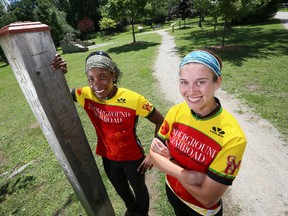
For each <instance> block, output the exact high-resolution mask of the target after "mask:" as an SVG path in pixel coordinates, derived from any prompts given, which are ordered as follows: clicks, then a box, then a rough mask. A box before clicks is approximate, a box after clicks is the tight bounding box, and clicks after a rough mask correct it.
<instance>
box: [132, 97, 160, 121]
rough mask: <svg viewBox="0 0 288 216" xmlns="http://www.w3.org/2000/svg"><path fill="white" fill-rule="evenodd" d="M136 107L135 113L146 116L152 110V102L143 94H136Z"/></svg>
mask: <svg viewBox="0 0 288 216" xmlns="http://www.w3.org/2000/svg"><path fill="white" fill-rule="evenodd" d="M137 95H138V99H137V107H136V115H139V116H143V117H147V116H149V115H150V113H151V112H152V111H153V110H154V108H155V107H154V106H153V104H151V103H150V102H149V101H148V100H147V99H146V98H145V97H144V96H142V95H140V94H137Z"/></svg>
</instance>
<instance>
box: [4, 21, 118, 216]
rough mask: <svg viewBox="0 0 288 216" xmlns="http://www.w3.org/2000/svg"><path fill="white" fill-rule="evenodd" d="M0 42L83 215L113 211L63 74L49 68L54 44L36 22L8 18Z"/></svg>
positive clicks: (46, 28) (42, 27)
mask: <svg viewBox="0 0 288 216" xmlns="http://www.w3.org/2000/svg"><path fill="white" fill-rule="evenodd" d="M0 44H1V46H2V49H3V51H4V53H5V55H6V57H7V59H8V61H9V63H10V65H11V68H12V70H13V72H14V75H15V77H16V79H17V81H18V83H19V85H20V87H21V89H22V91H23V93H24V95H25V97H26V100H27V101H28V103H29V105H30V107H31V109H32V111H33V113H34V115H35V117H36V119H37V121H38V123H39V125H40V127H41V129H42V131H43V133H44V135H45V137H46V138H47V140H48V142H49V144H50V146H51V148H52V150H53V152H54V154H55V156H56V158H57V160H58V162H59V164H60V165H61V167H62V169H63V171H64V173H65V174H66V177H67V178H68V180H69V182H70V184H71V185H72V187H73V189H74V191H75V192H76V194H77V196H78V198H79V200H80V201H81V203H82V205H83V207H84V209H85V210H86V212H87V214H88V215H93V216H94V215H98V216H103V215H105V216H106V215H108V216H110V215H111V216H114V215H115V213H114V210H113V207H112V205H111V202H110V200H109V197H108V194H107V192H106V189H105V186H104V184H103V182H102V179H101V176H100V173H99V170H98V168H97V165H96V162H95V159H94V157H93V154H92V152H91V149H90V146H89V143H88V140H87V138H86V135H85V132H84V129H83V127H82V124H81V121H80V119H79V116H78V113H77V110H76V107H75V105H74V102H73V100H72V97H71V94H70V91H69V88H68V85H67V83H66V80H65V78H64V74H63V73H62V72H61V71H60V70H58V71H53V70H52V69H51V68H50V65H51V62H52V60H53V59H54V57H55V54H56V49H55V46H54V43H53V41H52V38H51V35H50V28H49V26H47V25H44V24H42V23H40V22H20V23H12V24H10V25H8V26H5V27H3V28H2V29H1V30H0Z"/></svg>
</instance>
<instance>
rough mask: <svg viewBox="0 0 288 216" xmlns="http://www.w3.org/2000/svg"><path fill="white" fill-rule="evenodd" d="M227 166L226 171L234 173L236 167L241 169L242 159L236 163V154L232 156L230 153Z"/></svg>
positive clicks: (230, 173)
mask: <svg viewBox="0 0 288 216" xmlns="http://www.w3.org/2000/svg"><path fill="white" fill-rule="evenodd" d="M226 164H227V166H226V169H225V171H224V172H225V173H226V174H228V175H233V174H234V173H235V171H236V169H239V168H240V164H241V161H239V162H238V163H236V157H235V156H232V155H229V156H228V157H227V162H226Z"/></svg>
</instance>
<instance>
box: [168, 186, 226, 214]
mask: <svg viewBox="0 0 288 216" xmlns="http://www.w3.org/2000/svg"><path fill="white" fill-rule="evenodd" d="M166 194H167V198H168V200H169V202H170V204H171V205H172V207H173V209H174V212H175V215H176V216H202V215H201V214H198V213H197V212H195V211H194V210H193V209H191V208H190V207H189V206H187V205H186V204H185V203H184V202H182V201H181V200H180V199H179V198H178V197H177V196H176V195H175V194H174V192H173V191H172V190H171V189H170V188H169V186H168V185H167V184H166ZM222 214H223V208H222V206H221V209H220V210H219V212H218V213H217V214H216V215H214V216H222Z"/></svg>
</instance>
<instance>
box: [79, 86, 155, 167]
mask: <svg viewBox="0 0 288 216" xmlns="http://www.w3.org/2000/svg"><path fill="white" fill-rule="evenodd" d="M75 96H76V100H77V102H78V103H79V104H80V105H81V106H82V107H83V108H84V109H85V111H86V112H87V114H88V116H89V118H90V119H91V122H92V123H93V125H94V127H95V130H96V133H97V136H98V140H97V148H96V154H98V155H100V156H103V157H106V158H108V159H110V160H115V161H128V160H138V159H140V158H141V157H143V155H144V150H143V148H142V146H141V143H140V140H139V139H138V137H137V134H136V125H137V122H138V117H139V116H143V117H148V116H149V115H150V114H151V113H152V112H153V111H154V109H155V108H154V106H153V105H152V104H151V103H149V101H148V100H147V99H146V98H145V97H143V96H142V95H140V94H138V93H136V92H134V91H131V90H129V89H125V88H118V89H117V93H116V95H115V96H113V97H112V98H110V99H107V100H101V99H99V98H97V97H96V96H95V95H94V94H93V92H92V90H91V88H89V87H83V88H78V89H76V90H75Z"/></svg>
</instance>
